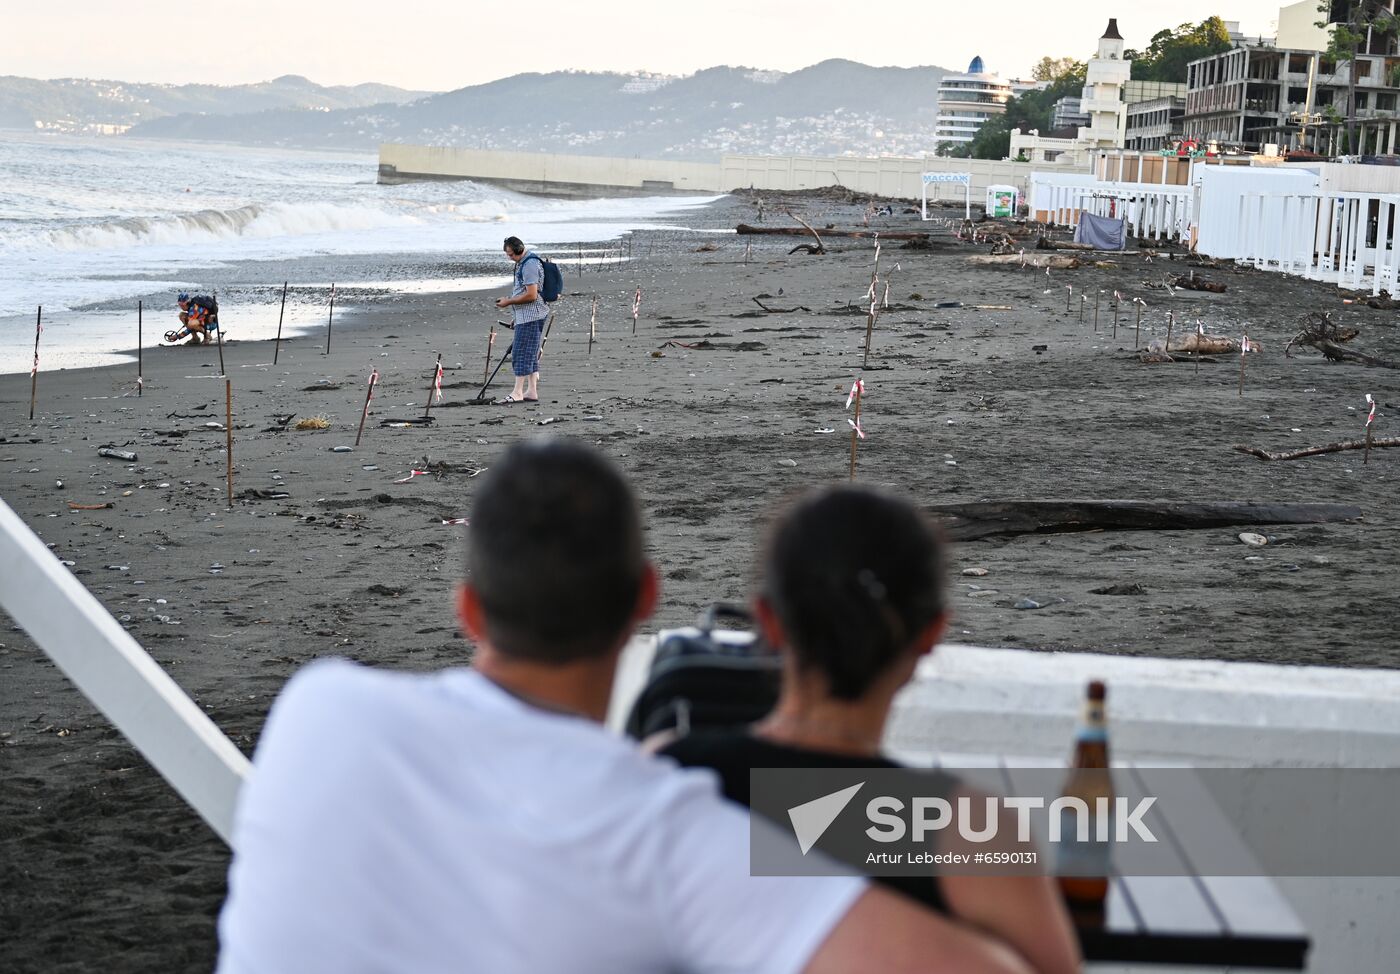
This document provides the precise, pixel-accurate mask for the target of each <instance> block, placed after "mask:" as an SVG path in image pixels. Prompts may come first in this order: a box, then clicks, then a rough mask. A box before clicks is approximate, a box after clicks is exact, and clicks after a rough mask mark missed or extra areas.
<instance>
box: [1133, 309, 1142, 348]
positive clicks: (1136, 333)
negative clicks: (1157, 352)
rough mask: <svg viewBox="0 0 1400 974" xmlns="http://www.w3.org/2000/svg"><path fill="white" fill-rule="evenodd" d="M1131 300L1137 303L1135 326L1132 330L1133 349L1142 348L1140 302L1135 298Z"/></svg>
mask: <svg viewBox="0 0 1400 974" xmlns="http://www.w3.org/2000/svg"><path fill="white" fill-rule="evenodd" d="M1133 300H1134V301H1135V302H1136V303H1137V324H1136V325H1135V326H1134V328H1133V347H1134V348H1142V302H1141V301H1138V300H1137V299H1136V298H1134V299H1133Z"/></svg>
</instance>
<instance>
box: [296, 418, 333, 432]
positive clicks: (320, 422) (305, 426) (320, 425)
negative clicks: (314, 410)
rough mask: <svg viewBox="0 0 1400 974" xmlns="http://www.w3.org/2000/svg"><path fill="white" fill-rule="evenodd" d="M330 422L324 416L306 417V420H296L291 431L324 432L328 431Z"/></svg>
mask: <svg viewBox="0 0 1400 974" xmlns="http://www.w3.org/2000/svg"><path fill="white" fill-rule="evenodd" d="M330 426H331V421H330V420H329V419H327V418H326V417H325V416H308V417H306V419H302V420H298V421H297V424H296V426H295V427H293V429H299V430H324V429H330Z"/></svg>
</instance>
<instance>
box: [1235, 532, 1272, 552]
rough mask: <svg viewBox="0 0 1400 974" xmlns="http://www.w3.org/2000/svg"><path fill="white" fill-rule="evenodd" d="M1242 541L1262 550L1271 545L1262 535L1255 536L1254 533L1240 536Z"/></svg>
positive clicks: (1244, 533) (1245, 533)
mask: <svg viewBox="0 0 1400 974" xmlns="http://www.w3.org/2000/svg"><path fill="white" fill-rule="evenodd" d="M1240 540H1241V541H1242V542H1244V543H1245V544H1247V545H1249V546H1250V547H1251V548H1262V547H1264V546H1265V545H1266V544H1268V543H1269V539H1268V538H1266V537H1264V536H1263V535H1262V534H1255V533H1254V532H1253V531H1245V532H1243V533H1242V534H1241V535H1240Z"/></svg>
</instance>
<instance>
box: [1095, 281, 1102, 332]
mask: <svg viewBox="0 0 1400 974" xmlns="http://www.w3.org/2000/svg"><path fill="white" fill-rule="evenodd" d="M1102 299H1103V292H1102V291H1095V292H1094V334H1096V335H1097V334H1098V332H1099V301H1101V300H1102Z"/></svg>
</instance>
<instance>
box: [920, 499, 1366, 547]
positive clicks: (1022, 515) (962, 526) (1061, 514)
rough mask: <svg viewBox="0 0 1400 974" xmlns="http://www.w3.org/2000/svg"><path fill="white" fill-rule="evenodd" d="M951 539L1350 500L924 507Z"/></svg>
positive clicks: (1339, 508) (1287, 515) (1243, 519)
mask: <svg viewBox="0 0 1400 974" xmlns="http://www.w3.org/2000/svg"><path fill="white" fill-rule="evenodd" d="M925 509H926V510H927V511H928V512H929V513H930V514H931V515H932V516H933V517H934V518H936V519H937V520H939V521H940V522H941V523H942V526H943V529H944V531H945V533H946V534H947V536H948V538H949V539H950V540H952V541H975V540H978V539H980V538H990V537H996V536H1002V535H1014V534H1050V533H1060V532H1069V531H1096V530H1124V531H1186V530H1200V529H1205V528H1220V527H1228V526H1231V525H1241V526H1245V525H1251V524H1324V523H1329V522H1336V521H1356V520H1360V518H1361V508H1359V507H1356V506H1355V505H1352V504H1331V503H1297V504H1291V503H1268V502H1263V501H1130V500H1018V501H978V502H972V503H966V504H934V505H930V506H929V507H927V508H925Z"/></svg>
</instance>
